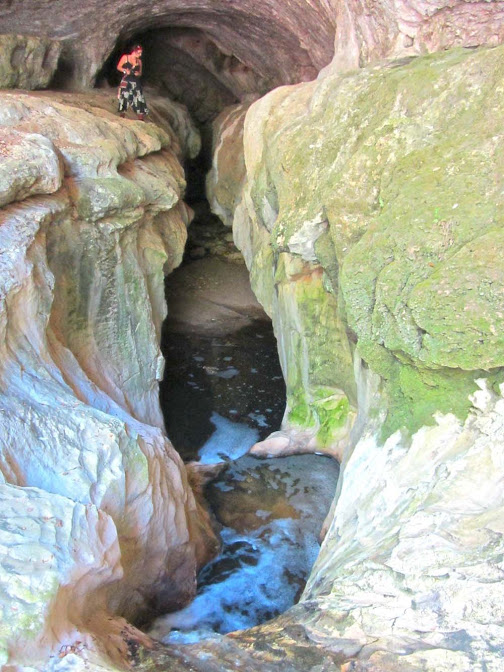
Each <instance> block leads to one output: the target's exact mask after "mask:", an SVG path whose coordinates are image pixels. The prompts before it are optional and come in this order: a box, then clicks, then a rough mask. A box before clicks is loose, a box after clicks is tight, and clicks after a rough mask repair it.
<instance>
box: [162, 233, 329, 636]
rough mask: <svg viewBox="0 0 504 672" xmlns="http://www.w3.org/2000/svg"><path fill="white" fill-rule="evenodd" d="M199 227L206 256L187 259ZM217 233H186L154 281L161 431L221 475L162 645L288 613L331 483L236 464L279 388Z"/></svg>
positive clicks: (297, 459)
mask: <svg viewBox="0 0 504 672" xmlns="http://www.w3.org/2000/svg"><path fill="white" fill-rule="evenodd" d="M195 229H196V232H195ZM198 229H199V233H198ZM208 229H210V230H211V240H212V241H213V242H212V246H213V249H212V250H211V254H210V255H205V254H204V253H203V256H204V258H201V259H197V260H194V256H196V255H195V254H194V251H195V250H196V251H197V252H196V254H197V255H199V254H202V252H198V250H201V247H202V245H201V244H202V243H204V240H205V232H206V231H208ZM227 232H228V229H226V228H225V227H223V226H222V225H220V226H219V224H218V223H217V222H215V221H214V222H213V223H211V224H210V226H205V225H203V226H199V227H198V225H197V224H196V225H195V224H193V225H192V226H191V228H190V229H189V241H191V240H193V241H196V246H195V245H194V243H193V245H192V246H191V245H190V243H189V250H188V256H189V257H190V258H191V257H192V260H190V261H189V262H188V263H186V264H185V265H183V266H181V267H180V268H179V269H177V270H176V271H175V272H174V273H173V274H172V275H170V276H169V277H168V278H167V281H166V289H167V303H168V317H167V319H166V320H165V323H164V326H163V339H162V349H163V354H164V356H165V358H166V367H165V375H164V379H163V381H162V383H161V385H160V390H161V407H162V409H163V413H164V417H165V423H166V427H167V432H168V435H169V436H170V439H171V440H172V442H173V443H174V445H175V447H176V448H177V450H178V451H179V452H180V454H181V455H182V456H183V457H184V459H185V460H197V461H198V462H199V463H200V464H201V463H202V464H206V465H211V464H219V463H221V464H222V466H223V469H222V471H221V472H220V473H219V475H218V476H217V477H216V478H215V479H214V480H212V481H211V482H210V483H209V484H208V486H207V487H206V489H205V496H206V499H207V502H208V504H209V506H210V508H211V510H212V512H213V515H214V518H215V522H216V525H217V526H218V528H219V531H220V537H221V540H222V549H221V552H220V554H219V555H218V556H217V558H215V559H214V560H213V561H212V562H211V563H210V564H208V565H207V566H206V567H205V568H204V569H203V570H202V571H201V572H200V574H199V577H198V593H197V596H196V598H195V600H194V601H193V602H192V603H191V604H190V605H189V606H187V607H186V608H184V609H182V610H181V611H178V612H175V613H172V614H168V615H166V616H163V617H161V618H159V619H157V621H156V622H155V623H154V624H153V626H152V627H151V629H150V631H149V634H150V635H151V636H152V637H154V638H155V639H158V640H160V641H162V642H164V643H166V644H173V643H175V642H176V643H189V642H195V641H198V640H200V639H202V638H208V637H215V636H216V634H225V633H228V632H231V631H234V630H239V629H243V628H250V627H253V626H255V625H257V624H259V623H262V622H264V621H266V620H268V619H271V618H273V617H274V616H278V615H279V614H280V613H282V612H283V611H285V610H286V609H288V608H289V607H290V606H292V605H293V604H294V603H295V602H296V601H297V599H298V598H299V596H300V594H301V592H302V590H303V588H304V586H305V583H306V579H307V577H308V574H309V571H310V569H311V567H312V565H313V563H314V562H315V559H316V557H317V554H318V551H319V532H320V530H321V528H322V525H323V521H324V519H325V516H326V515H327V512H328V510H329V508H330V504H331V501H332V498H333V496H334V491H335V487H336V483H337V479H338V473H339V466H338V464H337V462H336V461H335V460H332V459H329V458H326V457H322V456H318V455H297V456H291V457H286V458H277V459H256V458H254V457H249V456H247V455H246V453H247V452H248V451H249V450H250V448H251V447H252V446H253V445H254V444H255V443H256V442H257V441H260V440H263V439H264V438H266V437H267V436H268V435H269V434H270V433H271V432H273V431H275V430H277V429H278V428H279V427H280V424H281V421H282V416H283V412H284V408H285V383H284V380H283V376H282V371H281V368H280V364H279V360H278V352H277V344H276V339H275V336H274V334H273V328H272V325H271V321H270V320H269V318H268V316H267V315H266V314H265V313H264V312H263V310H262V308H261V306H260V305H259V304H258V303H257V300H256V299H255V297H254V295H253V294H252V292H251V290H250V283H249V277H248V272H247V270H246V268H245V266H244V264H243V261H241V260H240V255H239V253H237V251H236V248H234V246H233V245H232V243H230V244H227V245H226V236H227V235H228V234H227ZM219 238H220V239H221V241H222V244H219V243H218V241H219ZM216 241H217V242H216ZM216 253H217V255H216Z"/></svg>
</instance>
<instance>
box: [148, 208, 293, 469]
mask: <svg viewBox="0 0 504 672" xmlns="http://www.w3.org/2000/svg"><path fill="white" fill-rule="evenodd" d="M197 209H198V210H199V213H200V214H199V216H198V217H197V218H196V220H195V222H194V223H193V224H192V225H191V230H190V238H189V243H188V249H187V253H186V261H185V262H184V263H183V265H182V266H181V267H180V268H179V269H177V270H176V271H175V272H174V273H172V274H171V275H170V276H168V277H167V279H166V297H167V305H168V317H167V319H166V320H165V323H164V325H163V331H162V342H161V349H162V352H163V355H164V357H165V362H166V363H165V373H164V378H163V381H162V382H161V385H160V401H161V408H162V410H163V415H164V420H165V427H166V432H167V434H168V436H169V437H170V440H171V441H172V443H173V445H174V446H175V448H176V449H177V451H178V452H179V453H180V455H181V456H182V458H183V459H184V460H186V461H188V460H192V459H198V451H199V450H200V449H201V448H202V446H203V445H204V444H205V443H206V442H207V441H208V440H209V439H210V437H211V436H212V435H213V434H214V433H216V434H217V435H218V437H219V438H218V439H217V440H218V441H219V442H222V449H221V454H222V455H223V456H226V454H227V455H228V456H232V455H235V456H236V455H237V452H239V450H240V448H238V447H237V446H234V448H233V447H232V446H231V445H229V441H238V442H239V443H240V445H241V446H242V448H243V452H246V449H245V445H246V443H247V442H249V443H250V445H249V446H248V447H249V448H250V447H251V446H252V444H253V443H255V441H257V440H261V439H263V438H266V436H268V434H270V433H271V432H272V431H275V430H277V429H279V427H280V424H281V421H282V417H283V413H284V408H285V383H284V380H283V376H282V371H281V368H280V363H279V360H278V352H277V343H276V339H275V336H274V334H273V329H272V325H271V321H270V320H269V318H268V316H267V315H266V314H265V313H264V311H263V310H262V308H261V306H260V305H259V304H258V303H257V301H256V299H255V297H254V296H253V294H252V291H251V289H250V284H249V279H248V271H247V269H246V267H245V265H244V263H243V261H241V257H240V254H239V253H238V251H237V250H236V248H235V247H234V245H233V243H232V240H231V238H232V236H231V232H230V231H229V230H228V229H226V227H224V226H223V225H222V223H220V221H219V220H218V218H216V217H214V216H211V215H209V213H208V212H206V211H205V206H204V203H199V205H198V207H197ZM194 257H201V258H194ZM226 430H229V432H230V438H229V441H228V448H226V447H225V446H224V443H225V442H226V441H227V439H226V438H225V435H226V434H227V431H226ZM231 435H232V436H233V438H232V439H231ZM209 449H210V450H213V449H212V448H211V447H210V448H209ZM215 450H216V451H217V452H218V448H217V447H216V448H215Z"/></svg>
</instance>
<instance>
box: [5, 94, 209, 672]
mask: <svg viewBox="0 0 504 672" xmlns="http://www.w3.org/2000/svg"><path fill="white" fill-rule="evenodd" d="M99 98H100V96H99V94H93V95H92V96H91V97H90V99H89V101H87V103H86V105H84V106H83V105H82V100H83V99H82V97H81V98H80V99H79V98H77V99H73V98H71V97H65V96H60V97H56V96H55V98H54V99H51V98H50V97H48V96H47V94H34V95H30V94H26V93H18V94H12V93H4V94H2V96H1V105H0V110H1V111H0V121H1V122H2V123H3V124H5V125H6V126H7V133H8V134H9V137H11V136H12V137H14V136H16V137H18V136H19V137H20V138H21V139H22V140H23V141H24V139H25V137H28V138H31V137H32V136H31V135H28V136H26V134H27V133H34V132H37V134H38V135H37V137H40V136H44V138H46V139H45V141H43V142H42V144H41V146H42V147H45V146H47V147H49V148H50V147H54V148H55V150H52V151H53V155H54V154H55V152H56V153H59V154H60V156H61V157H62V164H63V168H64V172H65V175H66V176H67V177H66V179H65V180H64V181H63V183H62V184H61V186H60V183H59V182H57V181H56V182H53V183H51V182H50V181H48V183H47V187H46V190H47V191H50V190H51V184H52V187H53V193H49V194H46V195H31V196H30V198H28V199H25V200H22V201H20V202H12V203H10V204H9V205H7V206H6V207H4V208H3V209H2V210H0V222H1V226H0V289H1V291H0V353H1V354H0V471H1V472H2V475H3V476H2V479H5V481H6V482H7V483H9V484H11V485H9V486H6V487H13V486H14V485H15V486H18V488H19V487H20V488H21V489H20V490H16V492H21V493H23V492H24V488H28V487H36V488H39V489H40V491H41V495H40V497H41V498H42V500H43V502H49V501H51V502H52V498H54V499H55V501H59V499H61V500H63V501H64V502H65V506H66V507H67V509H68V510H67V511H66V512H65V513H64V516H65V521H66V522H65V525H67V524H68V525H70V523H71V521H72V515H73V514H72V513H71V509H72V507H73V508H75V509H76V510H78V511H81V510H82V511H91V512H92V511H95V512H96V516H97V517H98V518H97V520H98V519H99V520H102V519H103V520H105V521H109V522H108V523H107V524H109V525H110V526H111V529H113V535H112V537H111V536H110V534H111V533H110V534H109V533H107V534H108V535H109V537H110V539H109V543H110V544H115V547H114V548H115V549H116V550H115V551H114V552H115V554H116V555H115V556H114V560H113V563H112V565H113V571H112V570H110V572H108V573H107V571H106V567H107V564H106V563H107V560H106V558H105V559H104V558H103V557H101V556H100V554H99V552H98V551H99V550H100V549H99V547H97V550H96V553H95V549H94V546H96V543H95V542H94V541H93V537H92V534H96V535H99V534H101V533H100V527H99V524H98V523H97V524H96V530H95V531H94V532H92V531H88V530H87V529H85V528H82V529H81V527H82V526H81V527H79V535H81V537H78V538H76V540H75V544H73V545H72V546H71V547H70V549H69V551H68V553H67V554H66V555H62V556H61V562H60V563H59V564H54V563H53V564H52V565H51V568H52V570H51V571H52V574H51V576H53V577H54V581H53V583H52V584H51V585H50V586H49V585H48V586H47V590H45V592H44V591H42V592H41V593H40V595H39V596H38V597H37V596H36V595H33V596H32V598H30V603H31V604H32V607H33V613H34V614H36V616H37V619H38V620H37V623H44V624H45V625H44V627H46V625H47V627H50V632H51V633H52V634H51V638H52V639H50V640H48V641H47V642H44V646H45V648H44V647H42V645H40V646H38V644H37V646H38V648H36V651H35V649H34V651H35V652H34V653H33V658H34V665H35V667H36V669H40V670H43V672H46V671H47V669H48V668H47V665H46V663H47V661H45V662H43V655H44V653H45V654H47V653H48V652H51V653H53V654H55V655H57V654H58V652H59V651H60V647H61V646H63V645H65V646H66V645H67V644H68V645H69V646H70V645H73V644H74V643H75V642H76V641H81V642H83V641H85V642H86V647H88V649H89V650H91V649H93V650H94V651H95V653H96V650H99V651H101V652H102V653H104V654H106V655H109V656H110V655H112V657H113V658H114V656H115V657H116V658H117V660H118V661H119V660H125V659H128V656H129V655H130V653H131V652H129V649H128V643H127V642H128V638H130V639H131V642H134V641H135V638H138V637H140V640H141V636H140V635H139V634H138V633H136V634H135V631H134V629H133V630H132V631H131V636H130V635H128V636H126V635H125V634H124V633H127V632H129V631H128V627H129V626H127V624H126V622H125V621H121V620H120V619H117V618H116V619H115V620H114V619H113V620H112V621H109V620H108V615H115V616H117V615H124V616H126V617H127V618H130V619H132V618H136V617H142V615H143V616H145V615H147V614H149V613H151V612H155V611H156V610H157V609H159V608H163V609H169V608H171V607H177V606H181V605H182V604H184V603H185V602H186V601H187V600H188V599H190V598H191V597H192V595H193V594H194V591H195V576H196V571H197V568H198V567H199V566H200V565H201V564H202V563H204V562H205V561H206V560H207V559H208V557H209V554H211V553H212V552H213V551H214V549H215V544H216V542H215V538H214V535H213V532H212V530H211V526H210V521H209V518H208V515H207V514H206V513H205V512H204V511H203V509H202V508H201V505H200V504H199V503H198V502H197V501H196V500H195V498H194V496H193V493H192V491H191V489H190V487H189V484H188V480H187V475H186V472H185V469H184V466H183V464H182V462H181V460H180V458H179V456H178V454H177V453H176V452H175V451H174V449H173V447H172V446H171V444H170V442H169V440H168V439H167V437H166V436H165V435H164V433H163V430H162V417H161V413H160V409H159V401H158V385H157V380H158V379H159V378H160V377H161V375H162V368H163V360H162V357H161V353H160V350H159V336H160V329H161V322H162V319H163V317H164V315H165V313H166V306H165V304H164V296H163V277H164V276H163V269H166V270H171V269H172V268H173V267H174V266H176V265H177V264H178V263H180V261H181V258H182V253H183V247H184V243H185V239H186V235H187V234H186V226H187V223H188V221H189V215H188V211H187V208H186V207H185V206H184V204H183V203H182V202H181V200H180V198H181V195H182V191H183V188H184V184H185V183H184V179H183V172H182V168H181V166H180V164H179V162H178V160H177V157H176V155H175V154H173V153H172V152H171V146H172V143H174V148H176V151H177V152H179V151H180V145H179V144H178V143H175V142H174V138H175V137H176V136H175V134H169V133H167V132H166V131H163V130H161V129H159V128H157V127H156V126H154V125H153V124H149V123H147V124H141V123H138V122H130V121H121V120H119V119H118V118H117V117H114V116H113V115H112V114H111V113H110V112H108V111H106V109H104V108H106V106H107V104H108V103H107V102H106V101H108V100H109V96H108V94H102V98H101V105H102V106H100V105H99V104H96V103H97V99H99ZM104 101H105V102H104ZM4 128H5V126H4ZM16 134H17V135H16ZM44 143H46V144H44ZM90 147H99V148H100V151H99V152H98V153H97V154H96V155H95V154H93V152H92V151H91V150H90V149H89V148H90ZM81 149H82V152H81V151H80V150H81ZM45 162H46V155H45V154H44V153H43V152H39V153H38V154H34V159H33V165H34V172H35V174H37V171H39V173H40V174H43V166H44V165H45ZM58 165H59V164H58ZM60 177H61V176H60ZM76 183H79V184H80V185H82V184H85V185H86V186H87V188H88V191H87V192H86V198H87V201H86V204H85V207H84V206H82V199H83V196H82V194H83V190H82V188H81V190H80V191H78V189H77V188H76V187H75V184H76ZM118 185H119V187H118ZM34 193H36V192H34ZM23 496H24V495H23ZM58 498H59V499H58ZM62 506H63V505H62ZM79 507H80V508H79ZM3 510H4V507H2V514H3ZM48 510H50V509H48ZM69 511H70V512H69ZM5 513H6V516H7V517H8V515H9V514H8V511H5ZM61 515H62V516H63V513H62V514H61ZM96 516H95V517H96ZM73 520H74V524H75V525H80V523H79V519H78V518H77V517H76V515H73ZM89 520H90V521H91V518H90V519H89ZM90 525H91V522H90ZM65 529H66V528H65ZM69 530H71V528H69ZM41 534H42V533H41ZM43 534H44V535H45V532H44V533H43ZM73 536H74V537H75V534H74V535H73ZM46 537H47V535H45V536H44V539H46ZM107 538H108V537H107ZM31 541H33V540H32V538H31V537H30V538H27V539H26V540H25V541H23V540H21V544H22V545H23V544H24V543H26V544H27V546H28V547H29V545H30V543H31ZM33 543H35V542H33ZM44 543H45V542H44ZM65 543H66V542H65ZM86 544H87V545H88V546H89V548H90V550H89V551H88V550H86V548H87V546H86ZM35 547H36V544H35V546H34V548H35ZM23 552H24V551H23ZM47 552H48V553H53V554H54V555H57V552H58V551H57V548H56V547H55V546H54V541H53V540H51V539H50V538H47ZM93 553H95V554H96V559H93V558H94V556H93ZM102 555H103V554H102ZM81 556H82V557H81ZM88 556H89V563H95V564H92V567H91V568H90V569H89V571H87V570H86V562H88V560H86V558H88ZM58 557H59V556H58ZM72 563H74V564H75V570H74V569H72V567H73V565H72ZM101 565H103V572H102V573H100V566H101ZM6 571H7V575H6V577H5V581H8V568H7V570H6ZM28 571H31V570H30V567H29V565H28V566H27V572H28ZM86 571H87V574H86V578H84V579H82V580H81V579H80V574H79V572H81V573H85V572H86ZM111 577H112V578H111ZM35 578H36V576H34V580H35ZM74 579H75V581H74ZM112 579H113V586H112V588H111V590H110V591H108V586H109V584H110V583H111V581H112ZM24 580H26V581H28V585H31V584H29V579H23V581H24ZM59 584H61V585H62V586H64V587H65V596H66V597H65V599H66V600H67V601H68V604H69V605H71V604H74V606H75V611H76V615H74V614H70V613H69V610H70V609H71V606H69V607H68V609H66V607H65V608H63V606H62V607H61V608H59V607H58V609H57V610H56V611H54V610H53V606H54V605H55V604H60V602H58V601H57V600H58V599H59V598H58V597H57V596H58V595H59V594H60V592H61V591H60V589H59V588H58V585H59ZM58 591H60V592H58ZM19 599H20V598H19V596H18V595H14V594H13V595H11V597H10V598H9V599H7V600H2V601H1V602H2V607H5V608H6V609H11V608H13V609H16V608H17V606H16V605H17V603H18V601H19ZM55 601H56V602H55ZM61 604H62V605H63V603H61ZM67 612H68V613H67ZM77 612H78V613H77ZM29 613H31V612H29ZM53 617H54V622H53V621H51V619H52V618H53ZM72 619H73V620H72ZM79 619H80V620H79ZM23 623H25V621H20V625H19V628H18V630H17V631H16V647H17V648H12V647H13V643H12V641H11V638H10V635H9V634H6V635H5V637H4V640H3V642H2V645H3V646H4V647H5V646H8V647H9V650H11V651H12V655H11V662H12V664H13V665H14V664H17V662H18V660H17V659H19V660H22V652H24V651H25V649H26V651H28V648H27V641H28V639H27V638H29V637H30V632H31V631H30V629H29V628H27V627H24V629H23V627H22V626H23ZM72 623H73V624H74V626H73V627H74V630H75V632H74V634H73V635H72V637H73V639H71V638H70V639H69V640H68V642H67V640H65V638H64V637H63V634H61V636H60V634H59V633H65V632H66V631H67V630H68V628H69V627H70V625H69V624H72ZM37 629H38V630H40V628H39V627H38V625H37ZM86 632H90V633H95V635H96V637H97V639H96V641H95V642H94V643H93V642H92V641H88V640H87V639H84V638H85V633H86ZM140 640H139V641H140ZM107 642H108V644H107ZM145 643H147V644H148V640H146V641H145V642H144V644H145ZM117 647H118V650H119V653H117V654H116V653H114V651H116V650H117ZM65 651H66V650H65ZM70 653H72V655H74V653H75V652H74V651H72V650H70ZM27 655H28V654H27ZM30 655H32V654H30ZM93 655H95V654H93ZM37 656H39V657H41V658H40V660H38V659H37ZM63 658H67V656H66V654H65V656H64V657H63ZM41 661H42V662H41ZM97 664H98V663H97ZM62 665H66V662H64V663H62ZM55 669H57V668H56V667H55ZM58 669H59V668H58ZM61 669H64V667H62V668H61Z"/></svg>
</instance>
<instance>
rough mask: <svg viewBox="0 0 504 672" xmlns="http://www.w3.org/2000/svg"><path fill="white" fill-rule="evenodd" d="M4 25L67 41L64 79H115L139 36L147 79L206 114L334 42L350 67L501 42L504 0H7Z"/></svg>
mask: <svg viewBox="0 0 504 672" xmlns="http://www.w3.org/2000/svg"><path fill="white" fill-rule="evenodd" d="M1 33H15V34H30V35H34V36H39V37H48V38H52V39H53V40H56V41H58V42H60V43H62V44H63V51H62V56H61V59H60V72H59V77H58V79H57V84H58V85H59V87H60V88H72V89H83V88H87V87H89V86H93V85H94V84H96V83H97V82H98V83H100V81H103V79H107V75H109V74H110V72H112V71H113V67H114V65H115V57H116V53H117V49H120V48H122V47H123V46H124V45H125V44H126V43H127V41H128V40H129V39H141V40H142V41H144V42H145V43H146V46H147V50H146V51H147V54H146V56H148V58H146V68H145V75H146V80H147V83H154V80H155V79H156V77H157V79H158V80H161V81H157V82H156V84H157V86H158V88H161V89H163V88H164V89H165V90H167V91H168V92H170V93H172V95H173V97H175V98H178V99H179V100H183V101H184V102H187V100H188V101H189V103H190V105H189V106H190V107H191V103H192V107H195V106H199V105H206V107H207V108H208V109H207V110H204V111H203V112H202V114H201V117H202V118H203V119H204V118H205V117H206V116H211V115H212V110H214V109H217V108H219V107H220V108H221V107H223V106H224V105H226V104H228V103H229V102H233V101H234V100H237V99H243V98H244V97H245V96H246V95H248V94H250V93H253V94H256V95H257V94H262V93H264V92H265V91H267V90H269V89H271V88H273V87H275V86H278V85H279V84H289V83H294V82H299V81H305V80H310V79H313V78H314V77H316V75H317V73H318V72H319V71H320V70H321V69H322V68H323V67H324V66H325V65H327V64H328V63H329V62H330V61H331V59H332V58H333V55H334V50H335V52H336V53H335V57H336V58H335V61H336V63H338V64H339V67H341V68H345V69H346V68H355V67H359V66H360V65H363V64H364V63H366V62H370V61H371V62H372V61H375V60H378V59H381V58H383V57H387V56H391V55H402V54H404V53H406V54H407V53H413V54H416V53H420V52H423V51H436V50H439V49H442V48H445V47H448V46H476V45H480V44H497V43H499V42H502V40H503V39H504V2H502V1H501V0H494V1H492V0H490V1H487V2H473V1H471V0H373V1H371V0H282V1H279V0H261V1H258V0H254V1H252V0H148V1H146V0H138V2H135V3H132V2H129V1H127V0H85V1H84V2H83V1H82V0H59V2H58V12H57V13H55V12H54V2H53V0H6V2H3V3H2V5H1V6H0V34H1ZM107 59H108V65H107ZM104 64H105V69H104ZM149 64H150V66H149ZM149 67H150V69H149ZM108 79H109V83H113V82H110V77H108ZM188 89H191V90H192V91H194V92H195V96H193V97H192V99H191V96H190V95H188V94H187V90H188ZM198 89H199V92H198V91H197V90H198ZM184 92H185V93H184ZM196 94H198V95H196ZM184 97H185V98H186V99H187V100H185V99H184ZM208 101H210V102H208Z"/></svg>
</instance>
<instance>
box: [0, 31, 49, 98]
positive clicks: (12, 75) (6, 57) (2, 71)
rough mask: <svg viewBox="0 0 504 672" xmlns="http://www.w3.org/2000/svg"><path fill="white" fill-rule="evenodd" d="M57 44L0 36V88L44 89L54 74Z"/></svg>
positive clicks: (43, 40)
mask: <svg viewBox="0 0 504 672" xmlns="http://www.w3.org/2000/svg"><path fill="white" fill-rule="evenodd" d="M61 48H62V46H61V43H60V42H58V41H57V40H51V39H48V38H47V37H45V36H42V37H33V36H27V35H12V34H11V35H0V89H44V88H46V87H47V86H48V85H49V83H50V82H51V79H52V78H53V76H54V73H55V72H56V69H57V67H58V60H59V57H60V54H61Z"/></svg>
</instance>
